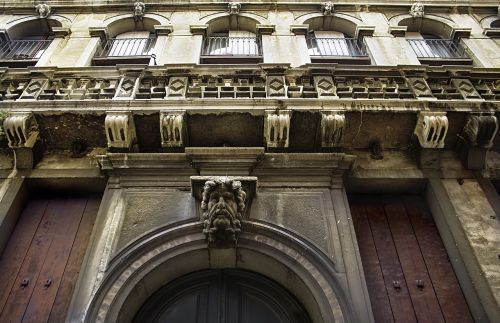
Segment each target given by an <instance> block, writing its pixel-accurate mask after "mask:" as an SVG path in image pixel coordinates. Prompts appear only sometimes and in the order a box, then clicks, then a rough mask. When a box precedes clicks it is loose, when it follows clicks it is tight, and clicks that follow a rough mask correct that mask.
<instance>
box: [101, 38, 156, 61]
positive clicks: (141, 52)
mask: <svg viewBox="0 0 500 323" xmlns="http://www.w3.org/2000/svg"><path fill="white" fill-rule="evenodd" d="M155 44H156V36H155V34H153V33H151V32H149V31H131V32H125V33H121V34H119V35H117V36H116V37H114V38H111V39H108V40H106V41H101V44H100V46H99V48H98V49H97V51H96V54H95V56H94V64H95V65H109V64H112V65H114V64H117V63H127V64H141V63H143V64H147V63H149V61H150V59H151V57H152V55H153V54H154V53H153V51H154V46H155Z"/></svg>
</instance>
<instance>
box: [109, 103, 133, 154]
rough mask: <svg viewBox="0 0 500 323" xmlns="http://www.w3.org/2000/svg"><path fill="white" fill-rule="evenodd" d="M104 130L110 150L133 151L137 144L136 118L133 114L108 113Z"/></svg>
mask: <svg viewBox="0 0 500 323" xmlns="http://www.w3.org/2000/svg"><path fill="white" fill-rule="evenodd" d="M104 128H105V129H106V138H107V140H108V147H109V148H126V149H131V148H132V146H133V145H134V144H135V143H136V142H137V137H136V133H135V124H134V117H133V115H132V114H131V113H125V112H108V113H107V114H106V119H105V120H104Z"/></svg>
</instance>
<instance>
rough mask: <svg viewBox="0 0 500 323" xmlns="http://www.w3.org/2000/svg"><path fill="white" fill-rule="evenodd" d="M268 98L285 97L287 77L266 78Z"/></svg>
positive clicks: (274, 76) (273, 76)
mask: <svg viewBox="0 0 500 323" xmlns="http://www.w3.org/2000/svg"><path fill="white" fill-rule="evenodd" d="M266 86H267V96H268V97H285V96H286V84H285V77H284V76H282V75H272V76H268V77H267V78H266Z"/></svg>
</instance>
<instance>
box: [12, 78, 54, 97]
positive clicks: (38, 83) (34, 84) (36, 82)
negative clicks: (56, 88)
mask: <svg viewBox="0 0 500 323" xmlns="http://www.w3.org/2000/svg"><path fill="white" fill-rule="evenodd" d="M47 83H48V80H47V79H32V80H31V81H30V82H29V84H28V86H26V88H25V89H24V91H23V93H22V94H21V96H20V97H19V99H20V100H36V99H37V98H38V95H39V94H40V92H42V90H43V89H44V88H45V86H46V85H47Z"/></svg>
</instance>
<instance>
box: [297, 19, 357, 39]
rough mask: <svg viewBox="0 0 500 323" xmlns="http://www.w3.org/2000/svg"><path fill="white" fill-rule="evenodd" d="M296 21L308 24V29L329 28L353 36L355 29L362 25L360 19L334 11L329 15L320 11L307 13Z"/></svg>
mask: <svg viewBox="0 0 500 323" xmlns="http://www.w3.org/2000/svg"><path fill="white" fill-rule="evenodd" d="M297 23H299V24H306V25H309V30H331V31H339V32H341V33H344V34H346V35H348V36H349V37H355V35H356V30H357V29H358V27H360V26H362V23H363V22H362V21H361V20H360V19H357V18H355V17H352V16H350V15H347V14H343V13H334V14H332V15H329V16H324V15H322V14H321V13H314V14H307V15H304V16H301V17H300V18H299V19H298V20H297Z"/></svg>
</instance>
